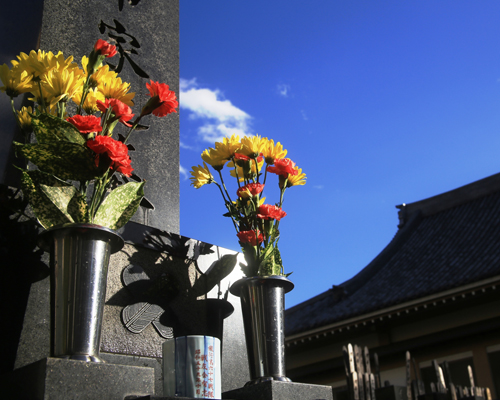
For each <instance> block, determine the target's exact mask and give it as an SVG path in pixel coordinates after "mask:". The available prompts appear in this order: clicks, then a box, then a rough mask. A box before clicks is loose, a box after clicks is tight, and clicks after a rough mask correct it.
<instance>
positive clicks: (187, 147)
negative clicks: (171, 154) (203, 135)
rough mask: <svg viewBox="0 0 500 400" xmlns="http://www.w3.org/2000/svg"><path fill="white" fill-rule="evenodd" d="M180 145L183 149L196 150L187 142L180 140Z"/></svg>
mask: <svg viewBox="0 0 500 400" xmlns="http://www.w3.org/2000/svg"><path fill="white" fill-rule="evenodd" d="M179 147H180V148H181V149H186V150H196V149H195V148H194V147H192V146H189V145H187V144H186V143H184V142H182V141H180V142H179Z"/></svg>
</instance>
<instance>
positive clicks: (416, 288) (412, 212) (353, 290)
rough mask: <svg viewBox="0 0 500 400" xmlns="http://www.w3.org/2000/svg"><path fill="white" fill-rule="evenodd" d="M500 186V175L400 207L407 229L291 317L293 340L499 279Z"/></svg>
mask: <svg viewBox="0 0 500 400" xmlns="http://www.w3.org/2000/svg"><path fill="white" fill-rule="evenodd" d="M498 183H500V174H497V175H494V176H492V177H490V178H486V179H483V180H481V181H478V182H476V183H473V184H471V185H467V186H466V187H462V188H459V189H456V190H455V191H452V192H447V193H444V194H443V195H439V196H435V197H434V198H430V199H427V200H423V201H421V202H417V203H412V204H409V205H408V206H405V207H401V208H402V211H400V219H402V220H403V225H402V226H401V227H400V229H399V231H398V232H397V234H396V236H395V237H394V239H393V240H392V241H391V243H389V245H388V246H387V247H386V248H385V249H384V250H383V251H382V252H381V253H380V254H379V256H377V257H376V258H375V259H374V260H373V261H372V262H371V263H370V264H369V265H368V266H367V267H366V268H364V269H363V270H362V271H361V272H360V273H359V274H357V275H356V276H355V277H353V278H352V279H350V280H348V281H346V282H344V283H343V284H342V285H340V286H339V287H336V288H335V290H329V291H327V292H324V293H322V294H320V295H318V296H316V297H314V298H312V299H310V300H308V301H306V302H304V303H301V304H299V305H297V306H295V307H292V308H290V309H288V310H286V334H287V335H291V334H296V333H300V332H304V331H307V330H310V329H314V328H318V327H321V326H324V325H327V324H331V323H334V322H339V321H342V320H345V319H347V318H351V317H355V316H359V315H363V314H366V313H369V312H372V311H376V310H380V309H383V308H386V307H389V306H393V305H397V304H400V303H404V302H407V301H410V300H414V299H418V298H422V297H424V296H428V295H431V294H435V293H439V292H442V291H445V290H448V289H451V288H455V287H459V286H463V285H466V284H469V283H472V282H476V281H480V280H483V279H486V278H489V277H492V276H495V275H499V274H500V263H499V260H500V240H499V238H500V192H498V191H496V190H498V189H497V188H499V187H500V185H497V184H498ZM478 187H479V189H478ZM443 203H445V204H443ZM446 203H448V204H449V207H446ZM405 208H406V210H405ZM401 214H404V215H403V217H404V218H401ZM342 292H344V294H343V295H342Z"/></svg>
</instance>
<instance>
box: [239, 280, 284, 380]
mask: <svg viewBox="0 0 500 400" xmlns="http://www.w3.org/2000/svg"><path fill="white" fill-rule="evenodd" d="M293 287H294V285H293V283H292V282H291V281H289V280H288V279H286V278H285V277H283V276H268V277H263V278H260V277H251V278H243V279H240V280H239V281H237V282H235V283H234V284H233V285H232V286H231V289H230V291H231V293H232V294H234V295H235V296H239V297H240V300H241V309H242V314H243V325H244V328H245V338H246V344H247V353H248V365H249V368H250V378H251V380H250V381H249V382H247V384H246V385H251V384H255V383H260V382H264V381H269V380H277V381H290V379H289V378H287V377H286V369H285V326H284V325H285V324H284V323H285V293H288V292H289V291H290V290H292V289H293Z"/></svg>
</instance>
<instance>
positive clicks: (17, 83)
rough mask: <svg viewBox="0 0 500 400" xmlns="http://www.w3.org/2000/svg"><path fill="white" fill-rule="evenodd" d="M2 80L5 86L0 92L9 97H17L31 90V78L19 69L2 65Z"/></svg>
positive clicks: (0, 66)
mask: <svg viewBox="0 0 500 400" xmlns="http://www.w3.org/2000/svg"><path fill="white" fill-rule="evenodd" d="M0 79H1V80H2V83H3V85H4V86H1V87H0V90H1V91H2V92H5V93H6V94H7V96H9V97H17V96H18V95H19V94H21V93H27V92H29V91H30V90H31V76H30V75H28V73H27V72H26V71H22V70H20V69H19V68H16V67H13V68H12V69H10V68H9V67H8V66H7V64H3V65H0Z"/></svg>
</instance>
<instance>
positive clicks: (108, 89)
mask: <svg viewBox="0 0 500 400" xmlns="http://www.w3.org/2000/svg"><path fill="white" fill-rule="evenodd" d="M105 67H107V66H105ZM105 67H103V68H99V70H97V72H96V73H94V74H93V75H92V78H95V79H96V81H97V88H98V89H99V91H100V92H101V93H102V94H103V95H104V97H105V98H107V99H117V100H120V101H121V102H122V103H125V104H126V105H127V106H129V107H132V106H133V105H134V102H133V101H132V99H133V98H134V96H135V93H128V91H129V90H130V83H127V82H122V80H121V78H118V75H117V74H116V73H114V72H113V74H114V76H113V75H111V74H110V73H109V72H108V73H105V72H104V71H103V73H101V74H100V76H99V71H100V70H101V69H104V68H105Z"/></svg>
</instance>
